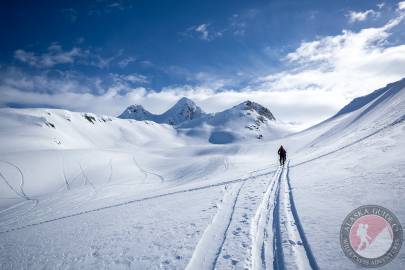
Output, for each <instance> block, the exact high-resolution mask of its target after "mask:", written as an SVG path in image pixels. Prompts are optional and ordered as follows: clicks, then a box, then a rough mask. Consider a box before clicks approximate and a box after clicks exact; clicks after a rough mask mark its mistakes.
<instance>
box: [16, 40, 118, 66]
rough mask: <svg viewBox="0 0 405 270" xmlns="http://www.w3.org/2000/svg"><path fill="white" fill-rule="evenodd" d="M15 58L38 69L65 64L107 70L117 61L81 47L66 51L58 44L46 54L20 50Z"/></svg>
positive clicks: (54, 44)
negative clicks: (112, 62)
mask: <svg viewBox="0 0 405 270" xmlns="http://www.w3.org/2000/svg"><path fill="white" fill-rule="evenodd" d="M14 58H15V59H17V60H18V61H20V62H22V63H25V64H28V65H30V66H33V67H37V68H51V67H54V66H57V65H63V64H80V65H86V66H95V67H98V68H106V67H108V66H109V64H110V62H111V61H113V60H114V59H115V57H109V58H104V57H102V56H100V55H99V54H97V53H95V52H92V51H90V50H89V49H81V48H79V47H73V48H72V49H70V50H64V49H63V48H62V46H61V45H59V43H56V42H55V43H52V44H51V45H50V46H49V47H48V49H47V51H46V52H44V53H34V52H30V51H25V50H23V49H18V50H16V51H15V52H14Z"/></svg>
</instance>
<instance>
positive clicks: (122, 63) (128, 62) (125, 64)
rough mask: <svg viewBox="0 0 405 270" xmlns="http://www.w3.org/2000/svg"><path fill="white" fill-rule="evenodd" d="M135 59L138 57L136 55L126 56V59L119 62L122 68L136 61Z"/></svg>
mask: <svg viewBox="0 0 405 270" xmlns="http://www.w3.org/2000/svg"><path fill="white" fill-rule="evenodd" d="M135 61H136V58H135V57H132V56H128V57H125V58H124V59H122V60H120V61H119V62H118V66H119V67H120V68H125V67H127V66H128V65H129V64H130V63H133V62H135Z"/></svg>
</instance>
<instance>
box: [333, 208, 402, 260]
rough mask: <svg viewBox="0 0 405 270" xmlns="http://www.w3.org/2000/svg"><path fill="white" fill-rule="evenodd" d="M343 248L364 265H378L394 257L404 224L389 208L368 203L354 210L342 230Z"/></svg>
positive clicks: (346, 253) (351, 257)
mask: <svg viewBox="0 0 405 270" xmlns="http://www.w3.org/2000/svg"><path fill="white" fill-rule="evenodd" d="M340 243H341V246H342V249H343V252H344V253H345V255H346V256H347V257H349V258H350V259H351V260H352V261H353V262H355V263H358V264H360V265H362V266H365V267H379V266H382V265H385V264H387V263H389V262H390V261H392V260H393V259H394V258H395V256H396V255H397V254H398V252H399V250H400V248H401V245H402V227H401V224H400V223H399V220H398V219H397V217H396V216H395V215H394V214H393V213H392V212H391V211H389V210H388V209H386V208H384V207H381V206H377V205H366V206H362V207H359V208H357V209H355V210H353V211H352V212H351V213H350V214H349V215H348V216H347V217H346V219H345V220H344V222H343V224H342V228H341V230H340Z"/></svg>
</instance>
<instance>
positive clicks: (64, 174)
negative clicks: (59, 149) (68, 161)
mask: <svg viewBox="0 0 405 270" xmlns="http://www.w3.org/2000/svg"><path fill="white" fill-rule="evenodd" d="M62 170H63V179H64V180H65V185H66V190H70V184H69V181H68V178H67V176H66V171H65V158H64V156H63V155H62Z"/></svg>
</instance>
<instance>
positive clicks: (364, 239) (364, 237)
mask: <svg viewBox="0 0 405 270" xmlns="http://www.w3.org/2000/svg"><path fill="white" fill-rule="evenodd" d="M367 230H368V224H361V223H360V224H359V227H358V228H357V232H356V235H357V236H358V237H359V238H360V244H359V245H358V247H357V252H359V251H360V250H361V249H362V248H363V247H364V249H367V248H368V246H369V245H370V242H369V240H371V237H370V236H369V235H368V233H367Z"/></svg>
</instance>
